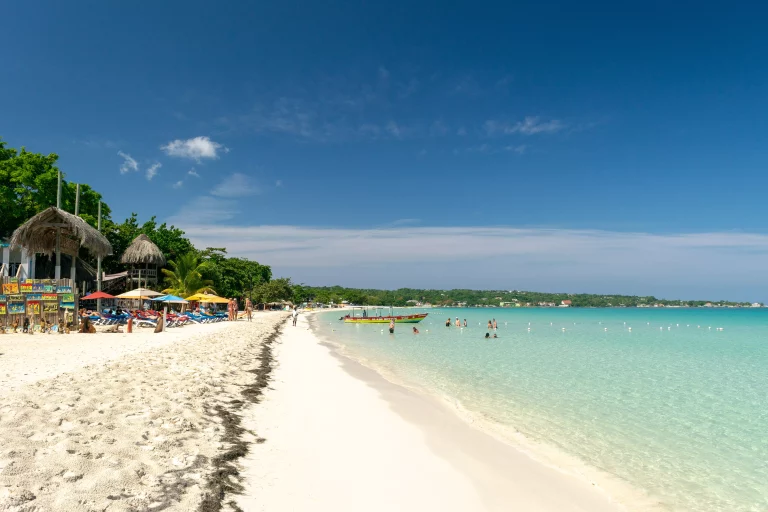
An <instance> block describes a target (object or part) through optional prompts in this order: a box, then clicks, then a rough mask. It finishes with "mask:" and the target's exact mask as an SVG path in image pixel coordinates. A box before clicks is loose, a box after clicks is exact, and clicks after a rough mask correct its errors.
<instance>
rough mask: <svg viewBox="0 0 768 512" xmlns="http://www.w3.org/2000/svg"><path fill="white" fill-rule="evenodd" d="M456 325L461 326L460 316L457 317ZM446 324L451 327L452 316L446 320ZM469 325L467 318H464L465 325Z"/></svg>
mask: <svg viewBox="0 0 768 512" xmlns="http://www.w3.org/2000/svg"><path fill="white" fill-rule="evenodd" d="M455 325H456V327H461V322H460V321H459V317H456V323H455ZM445 326H446V327H450V326H451V317H448V320H446V321H445ZM466 326H467V319H466V318H465V319H464V327H466Z"/></svg>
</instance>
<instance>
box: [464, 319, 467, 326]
mask: <svg viewBox="0 0 768 512" xmlns="http://www.w3.org/2000/svg"><path fill="white" fill-rule="evenodd" d="M466 326H467V319H466V318H465V319H464V327H466Z"/></svg>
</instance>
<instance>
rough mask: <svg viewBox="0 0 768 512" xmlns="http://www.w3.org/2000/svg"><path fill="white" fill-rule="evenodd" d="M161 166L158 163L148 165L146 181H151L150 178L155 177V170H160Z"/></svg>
mask: <svg viewBox="0 0 768 512" xmlns="http://www.w3.org/2000/svg"><path fill="white" fill-rule="evenodd" d="M162 166H163V164H161V163H160V162H155V163H154V164H152V165H150V166H149V167H148V168H147V180H150V181H151V180H152V178H154V177H155V176H157V170H158V169H159V168H161V167H162Z"/></svg>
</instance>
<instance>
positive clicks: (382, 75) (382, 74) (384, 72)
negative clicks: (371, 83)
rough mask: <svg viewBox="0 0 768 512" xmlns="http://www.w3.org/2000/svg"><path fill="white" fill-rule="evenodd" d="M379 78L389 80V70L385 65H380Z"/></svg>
mask: <svg viewBox="0 0 768 512" xmlns="http://www.w3.org/2000/svg"><path fill="white" fill-rule="evenodd" d="M379 80H389V70H388V69H387V68H385V67H384V66H379Z"/></svg>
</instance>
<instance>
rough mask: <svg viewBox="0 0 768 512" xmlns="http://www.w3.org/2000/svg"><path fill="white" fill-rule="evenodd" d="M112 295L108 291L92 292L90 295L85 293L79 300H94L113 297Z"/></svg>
mask: <svg viewBox="0 0 768 512" xmlns="http://www.w3.org/2000/svg"><path fill="white" fill-rule="evenodd" d="M114 298H115V296H114V295H110V294H108V293H104V292H93V293H92V294H90V295H86V296H85V297H81V298H80V300H92V299H93V300H96V299H114Z"/></svg>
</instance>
